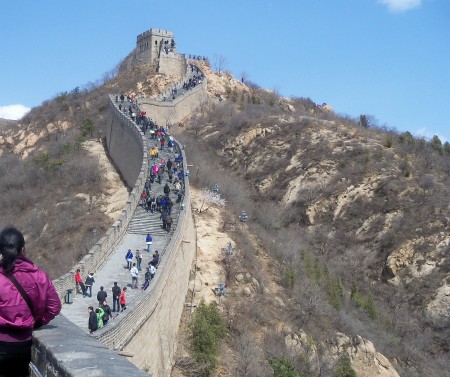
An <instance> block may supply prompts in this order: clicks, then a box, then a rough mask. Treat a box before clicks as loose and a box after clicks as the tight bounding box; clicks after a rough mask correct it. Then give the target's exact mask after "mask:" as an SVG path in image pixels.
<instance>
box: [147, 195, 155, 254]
mask: <svg viewBox="0 0 450 377" xmlns="http://www.w3.org/2000/svg"><path fill="white" fill-rule="evenodd" d="M154 199H155V198H152V201H151V202H150V203H151V204H150V210H151V211H152V212H154V206H153V202H154ZM152 241H153V239H152V236H151V235H150V233H147V237H145V243H146V244H147V253H149V252H150V246H152Z"/></svg>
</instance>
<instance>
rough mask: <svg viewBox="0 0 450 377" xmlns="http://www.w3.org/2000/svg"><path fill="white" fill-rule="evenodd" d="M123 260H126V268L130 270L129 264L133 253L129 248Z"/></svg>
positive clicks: (131, 261)
mask: <svg viewBox="0 0 450 377" xmlns="http://www.w3.org/2000/svg"><path fill="white" fill-rule="evenodd" d="M125 260H126V261H127V268H128V269H129V270H131V265H132V264H133V253H132V252H131V249H128V252H127V255H125Z"/></svg>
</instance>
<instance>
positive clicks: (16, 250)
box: [0, 226, 25, 272]
mask: <svg viewBox="0 0 450 377" xmlns="http://www.w3.org/2000/svg"><path fill="white" fill-rule="evenodd" d="M24 252H25V239H24V237H23V234H22V233H21V232H20V231H18V230H17V229H16V228H14V227H12V226H11V227H6V228H4V229H3V230H2V231H1V233H0V254H1V255H2V257H3V259H2V260H1V262H0V265H1V266H2V267H3V269H4V270H5V272H11V271H12V270H13V269H14V265H15V264H16V259H17V257H18V256H20V255H23V254H24Z"/></svg>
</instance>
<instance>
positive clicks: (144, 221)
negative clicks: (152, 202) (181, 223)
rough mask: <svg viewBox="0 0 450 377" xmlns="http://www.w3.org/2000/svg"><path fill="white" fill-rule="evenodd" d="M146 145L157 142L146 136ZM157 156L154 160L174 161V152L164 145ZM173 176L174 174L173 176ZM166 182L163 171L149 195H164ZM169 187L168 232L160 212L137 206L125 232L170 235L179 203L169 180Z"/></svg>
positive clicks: (175, 224)
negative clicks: (170, 204)
mask: <svg viewBox="0 0 450 377" xmlns="http://www.w3.org/2000/svg"><path fill="white" fill-rule="evenodd" d="M147 146H148V148H149V149H150V148H152V147H153V146H157V147H158V146H159V142H157V141H156V140H153V139H150V138H147ZM158 154H159V156H158V158H157V159H156V162H157V163H159V162H161V159H162V158H164V159H165V160H166V161H168V159H169V158H170V159H171V160H172V161H174V153H172V152H170V150H169V149H168V148H167V147H165V148H164V150H162V151H161V150H159V153H158ZM151 165H152V161H151V160H150V161H149V167H150V166H151ZM174 177H175V176H174ZM166 182H168V175H167V172H164V174H163V179H162V180H161V184H159V183H158V181H157V180H155V182H154V183H153V184H151V186H150V195H151V196H154V197H158V196H159V195H164V192H163V189H164V185H165V184H166ZM169 187H170V189H171V192H170V194H169V197H170V199H171V200H172V202H173V207H172V213H171V216H172V219H173V224H172V228H171V230H170V232H167V231H166V230H164V229H163V228H162V221H161V219H160V215H161V214H160V212H157V211H155V212H154V213H151V212H150V211H149V212H147V211H146V210H145V209H144V208H142V207H141V206H139V207H138V208H136V212H135V213H134V216H133V218H132V220H131V222H130V225H129V227H128V230H127V232H128V233H131V234H140V235H143V236H145V235H146V234H147V233H150V235H151V236H152V237H153V238H154V237H155V236H156V237H164V236H168V237H170V236H171V235H172V233H173V232H174V230H175V228H176V226H177V223H178V213H179V211H180V207H181V203H182V201H181V202H180V203H177V202H176V200H177V194H176V193H174V192H173V185H172V184H171V183H170V182H169Z"/></svg>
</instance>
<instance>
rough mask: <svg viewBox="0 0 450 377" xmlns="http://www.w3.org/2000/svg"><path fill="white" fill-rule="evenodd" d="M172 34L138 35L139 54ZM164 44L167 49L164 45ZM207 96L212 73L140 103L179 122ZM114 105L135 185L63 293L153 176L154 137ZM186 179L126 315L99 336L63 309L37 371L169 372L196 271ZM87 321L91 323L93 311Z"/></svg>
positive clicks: (114, 125) (120, 165) (44, 333)
mask: <svg viewBox="0 0 450 377" xmlns="http://www.w3.org/2000/svg"><path fill="white" fill-rule="evenodd" d="M168 35H169V37H170V38H171V39H172V38H173V34H171V33H170V32H167V31H163V30H157V31H156V30H155V32H153V29H151V30H149V31H148V32H145V33H143V34H141V35H140V36H138V41H137V46H136V49H135V56H134V59H135V62H139V61H140V60H141V61H142V58H143V57H144V58H145V59H144V60H145V61H146V62H148V61H150V62H153V61H155V56H154V55H152V54H151V53H149V51H150V50H148V51H147V49H145V48H144V47H143V46H145V44H146V43H152V44H154V43H155V40H156V42H157V43H156V45H157V44H158V43H159V45H161V44H162V43H163V41H164V38H167V36H168ZM147 39H148V41H147ZM155 51H156V50H155ZM159 51H160V52H161V49H160V50H159ZM165 55H169V54H164V59H159V61H158V69H159V71H160V72H165V73H167V72H170V71H171V70H174V71H175V72H188V70H187V67H188V64H187V59H186V57H185V56H183V55H179V54H176V53H175V51H170V59H169V56H165ZM172 55H173V56H172ZM158 57H160V56H158ZM186 75H187V73H186ZM205 98H206V80H203V82H202V83H201V84H199V85H197V86H196V87H194V88H193V89H191V90H189V91H187V92H186V93H184V94H183V95H182V96H179V97H177V98H175V99H174V100H172V101H167V102H166V101H163V100H162V99H161V98H159V99H158V98H155V99H150V100H142V102H141V103H140V104H139V105H140V106H141V108H142V109H143V110H145V111H147V113H148V114H151V115H152V118H153V119H154V120H156V121H157V122H158V123H159V124H165V122H167V121H168V120H170V122H172V123H175V122H178V121H179V120H181V119H182V118H183V117H185V116H186V115H188V114H189V113H190V112H192V111H193V110H194V109H195V108H196V107H198V106H199V104H201V103H202V102H203V101H204V100H205ZM109 112H110V118H109V121H108V132H107V135H106V137H105V143H106V145H107V148H108V152H109V154H110V156H111V159H112V160H113V161H114V163H115V166H116V167H117V169H118V170H119V172H120V173H121V175H122V177H123V178H124V180H125V181H126V182H127V184H128V185H129V187H130V188H131V187H132V188H133V189H132V191H131V193H130V196H129V198H128V201H127V204H126V206H125V207H124V208H123V210H122V215H121V216H120V218H119V219H118V220H117V221H116V222H115V223H114V224H113V225H112V226H111V227H110V228H109V229H108V231H107V232H106V233H105V234H104V236H103V237H102V238H101V239H100V240H99V241H98V242H97V244H96V245H95V246H94V247H93V248H92V249H91V250H90V251H89V253H88V254H87V255H86V256H85V257H84V258H83V259H82V260H81V261H80V262H79V263H77V264H76V265H75V266H73V267H72V269H71V270H70V271H69V272H68V273H67V274H65V275H63V276H61V277H59V278H58V279H56V280H55V281H54V284H55V287H56V289H57V291H58V293H59V295H60V297H61V299H63V297H64V295H65V293H66V292H67V290H68V289H72V290H73V291H75V282H74V273H75V271H76V269H78V268H79V269H80V270H81V271H82V274H86V273H87V272H90V271H94V272H97V271H99V270H101V269H102V267H103V266H104V265H105V261H107V260H108V259H109V258H111V255H112V254H113V253H114V251H115V250H116V248H117V247H118V245H119V244H120V242H121V241H122V240H123V238H124V236H125V235H126V233H127V230H128V229H129V228H130V226H131V224H132V222H133V218H134V217H136V216H137V215H136V213H137V211H136V209H137V208H138V205H139V199H140V193H141V192H142V191H143V188H144V185H145V182H146V181H147V178H148V171H149V162H148V158H147V150H148V147H149V145H148V140H147V138H146V137H145V135H144V134H143V133H142V132H141V131H140V129H139V127H138V126H137V125H136V124H135V123H134V122H133V121H132V120H131V118H130V117H128V116H127V115H126V114H124V113H123V112H122V111H120V110H119V108H118V107H117V104H116V103H115V101H114V97H113V96H111V103H110V110H109ZM175 142H176V140H175ZM176 147H177V148H178V149H179V151H180V153H182V155H183V164H184V170H185V171H187V170H188V169H187V164H186V156H185V154H184V151H183V148H182V146H181V145H180V144H179V143H177V142H176ZM185 179H186V189H185V197H184V206H183V207H184V209H183V210H181V211H179V213H178V214H177V216H178V218H177V223H176V229H175V231H174V232H173V233H172V234H171V236H170V238H169V239H168V241H167V245H166V246H165V249H164V254H163V257H162V258H161V262H160V265H159V267H158V272H157V274H156V275H155V279H153V280H152V285H151V287H150V288H149V289H148V290H147V291H144V292H143V293H142V294H141V295H140V296H139V298H137V299H136V300H134V302H133V305H132V306H130V310H129V311H128V313H126V315H123V316H122V318H120V319H119V320H117V321H116V322H115V323H113V324H112V325H108V326H107V327H105V328H103V329H101V331H98V332H96V333H94V336H91V335H88V334H87V328H86V330H85V331H83V330H82V329H81V328H80V327H79V326H77V325H76V324H74V323H72V322H71V321H69V319H68V318H66V317H65V316H63V315H60V316H58V317H57V318H56V319H55V320H54V321H52V322H51V324H49V325H48V326H45V327H43V328H42V329H40V330H38V331H35V333H34V338H33V350H32V364H31V366H30V369H31V376H33V377H40V376H43V377H45V376H80V375H84V376H130V377H135V376H136V377H138V376H148V374H147V373H146V372H148V373H149V374H150V375H151V376H153V377H156V376H169V375H170V371H171V368H172V366H173V362H174V359H173V356H174V352H175V348H176V347H175V344H176V337H177V332H178V327H179V322H180V318H181V314H182V311H183V307H184V305H185V302H184V301H185V295H186V292H187V289H188V282H189V272H190V269H191V264H192V260H193V257H194V254H195V230H194V224H193V219H192V214H191V206H190V193H189V178H188V177H186V178H185ZM85 322H86V325H87V312H86V316H85ZM121 355H126V356H127V357H124V356H121ZM130 361H131V362H130ZM143 369H145V371H146V372H144V371H143Z"/></svg>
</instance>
